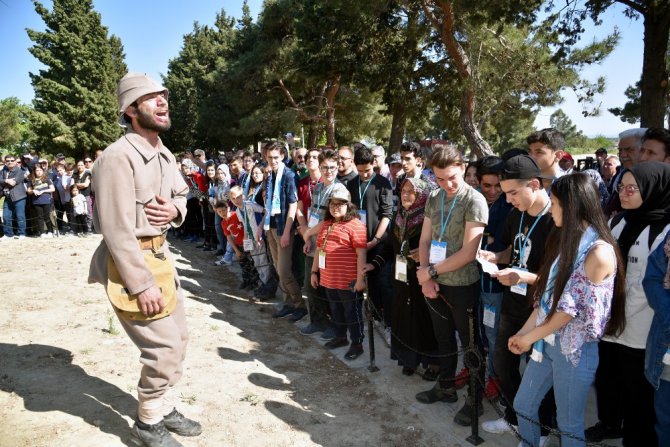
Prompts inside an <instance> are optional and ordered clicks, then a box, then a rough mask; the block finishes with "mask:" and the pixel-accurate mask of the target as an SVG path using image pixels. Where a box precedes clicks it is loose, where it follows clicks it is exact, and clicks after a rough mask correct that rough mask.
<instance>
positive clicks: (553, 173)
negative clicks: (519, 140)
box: [526, 127, 565, 190]
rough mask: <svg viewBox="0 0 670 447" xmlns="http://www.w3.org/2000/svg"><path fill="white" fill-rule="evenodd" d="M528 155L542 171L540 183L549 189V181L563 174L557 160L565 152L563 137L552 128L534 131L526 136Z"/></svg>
mask: <svg viewBox="0 0 670 447" xmlns="http://www.w3.org/2000/svg"><path fill="white" fill-rule="evenodd" d="M526 143H527V144H528V155H530V156H531V157H532V159H533V160H535V163H537V166H538V167H539V168H540V172H541V173H542V177H543V180H542V184H543V185H544V187H545V189H547V190H549V187H551V183H552V182H553V181H554V180H555V179H557V178H558V177H561V176H562V175H563V170H562V169H561V167H560V166H559V161H560V160H561V159H562V158H563V156H564V154H565V138H564V137H563V134H562V133H560V132H559V131H558V130H556V129H553V128H551V127H550V128H547V129H542V130H538V131H535V132H533V133H531V134H530V135H528V138H526Z"/></svg>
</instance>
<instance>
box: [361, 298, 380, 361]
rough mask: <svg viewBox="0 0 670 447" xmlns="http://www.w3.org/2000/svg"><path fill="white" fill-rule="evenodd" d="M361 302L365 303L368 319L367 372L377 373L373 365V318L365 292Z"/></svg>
mask: <svg viewBox="0 0 670 447" xmlns="http://www.w3.org/2000/svg"><path fill="white" fill-rule="evenodd" d="M363 300H364V301H363V302H364V303H365V313H366V314H367V317H368V350H369V352H370V365H369V366H368V371H370V372H377V371H379V368H378V367H377V365H375V330H374V317H373V315H372V305H371V304H370V300H369V299H368V294H367V291H366V292H365V293H364V295H363Z"/></svg>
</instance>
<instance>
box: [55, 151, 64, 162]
mask: <svg viewBox="0 0 670 447" xmlns="http://www.w3.org/2000/svg"><path fill="white" fill-rule="evenodd" d="M56 158H58V159H59V160H60V159H63V158H65V155H63V153H62V152H59V153H57V154H56Z"/></svg>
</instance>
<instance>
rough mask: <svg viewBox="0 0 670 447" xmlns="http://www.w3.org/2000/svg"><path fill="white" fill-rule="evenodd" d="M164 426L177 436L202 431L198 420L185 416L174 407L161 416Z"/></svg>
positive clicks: (196, 433) (193, 434)
mask: <svg viewBox="0 0 670 447" xmlns="http://www.w3.org/2000/svg"><path fill="white" fill-rule="evenodd" d="M163 423H164V424H165V428H167V429H168V430H170V431H171V432H173V433H177V434H178V435H179V436H198V435H199V434H200V433H202V426H201V425H200V423H199V422H196V421H194V420H192V419H189V418H187V417H186V416H184V415H183V414H181V413H180V412H178V411H177V409H176V408H175V409H174V410H172V412H171V413H170V414H168V415H167V416H163Z"/></svg>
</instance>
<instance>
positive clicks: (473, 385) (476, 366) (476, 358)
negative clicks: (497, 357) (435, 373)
mask: <svg viewBox="0 0 670 447" xmlns="http://www.w3.org/2000/svg"><path fill="white" fill-rule="evenodd" d="M467 312H468V326H469V332H470V344H469V346H468V348H467V350H466V351H465V353H464V354H463V363H464V364H465V366H466V367H467V368H468V370H469V371H470V375H469V383H468V386H469V390H468V399H471V401H470V408H472V416H471V418H470V436H468V437H467V438H465V440H466V441H468V442H469V443H470V444H472V445H479V444H481V443H482V442H484V440H483V439H482V438H481V436H479V406H480V401H481V392H482V390H481V387H480V386H479V380H478V378H479V370H480V368H483V367H484V360H483V359H482V358H481V355H480V352H479V350H478V349H477V345H476V342H475V317H474V312H473V311H472V309H468V311H467Z"/></svg>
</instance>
